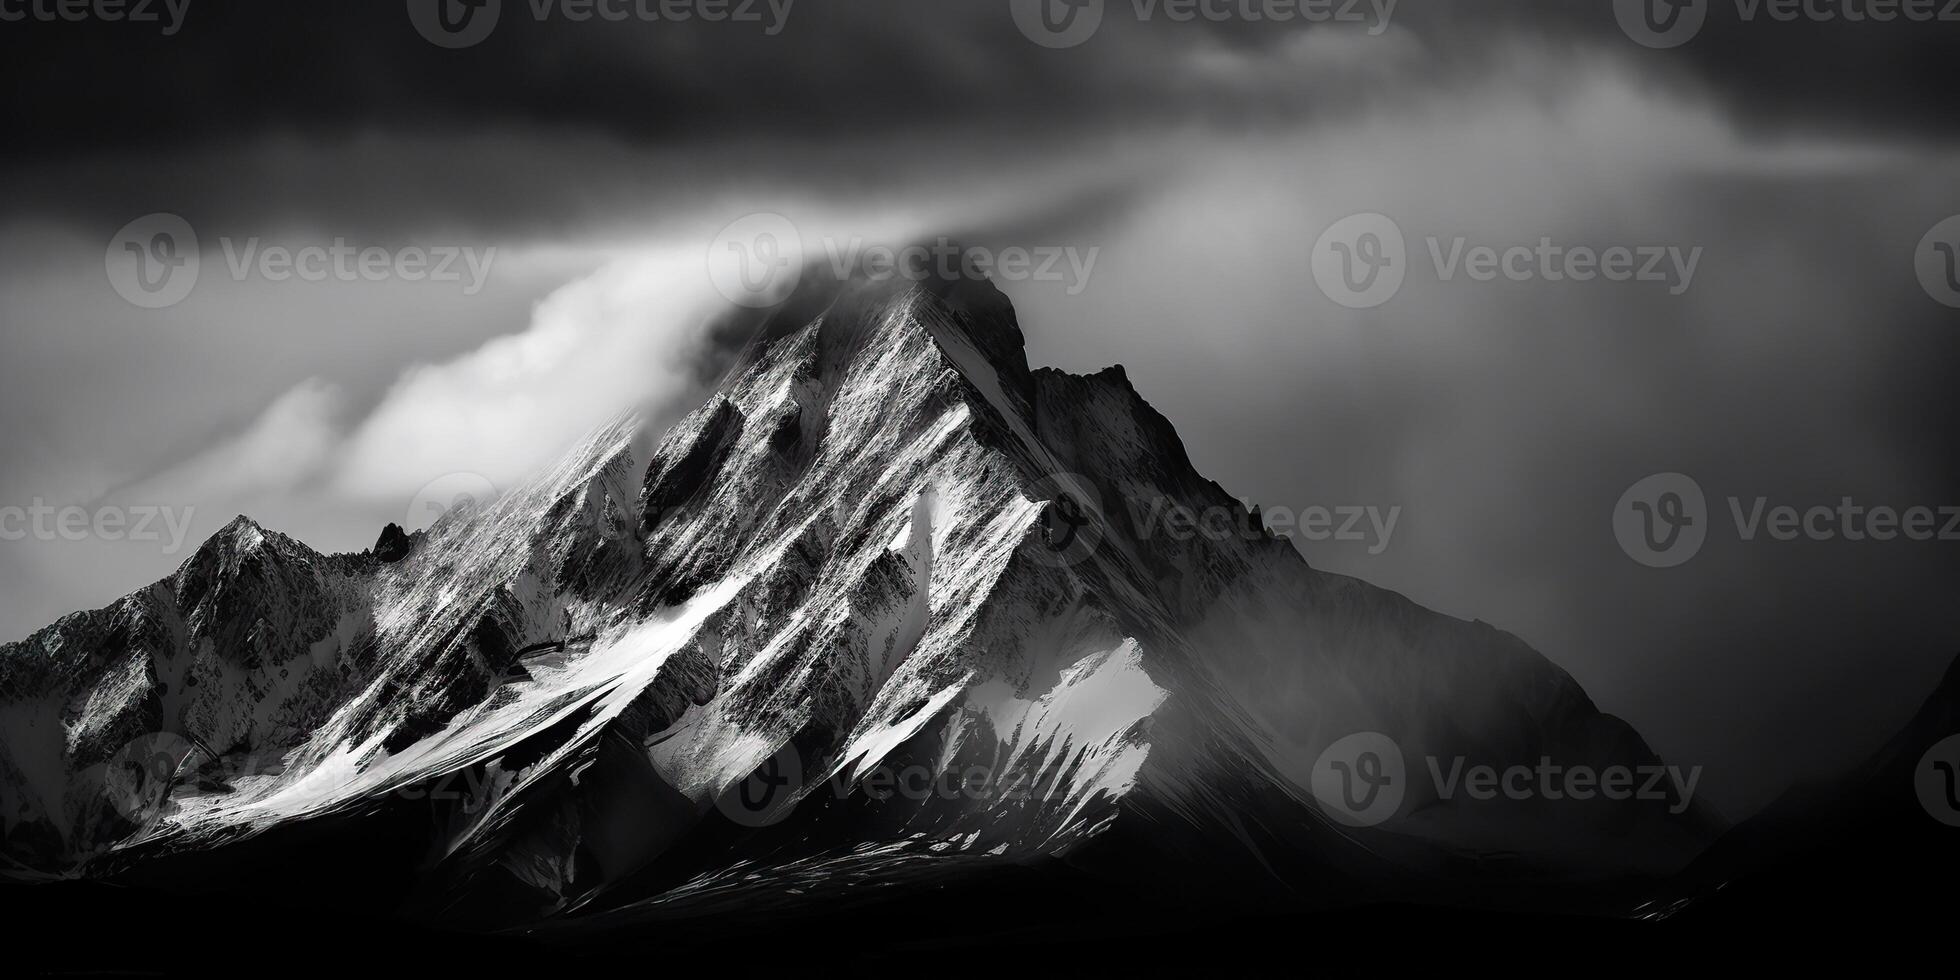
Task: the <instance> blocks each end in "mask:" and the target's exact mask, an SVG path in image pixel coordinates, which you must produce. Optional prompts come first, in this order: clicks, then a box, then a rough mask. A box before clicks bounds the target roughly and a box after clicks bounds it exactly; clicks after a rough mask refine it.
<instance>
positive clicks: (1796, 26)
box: [0, 0, 1960, 159]
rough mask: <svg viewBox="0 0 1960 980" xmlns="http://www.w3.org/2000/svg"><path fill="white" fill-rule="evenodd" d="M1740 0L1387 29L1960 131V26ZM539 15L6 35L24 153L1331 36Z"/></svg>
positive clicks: (589, 115)
mask: <svg viewBox="0 0 1960 980" xmlns="http://www.w3.org/2000/svg"><path fill="white" fill-rule="evenodd" d="M8 2H9V3H14V4H19V3H24V2H34V0H8ZM1743 2H1744V0H1715V2H1713V3H1712V4H1711V8H1710V14H1709V19H1708V26H1707V27H1706V28H1705V29H1704V30H1703V32H1702V35H1701V36H1700V37H1698V38H1697V39H1696V40H1695V41H1693V42H1692V43H1690V44H1688V45H1686V46H1684V47H1682V48H1679V49H1676V50H1672V51H1648V50H1646V49H1644V48H1639V47H1638V46H1636V45H1634V44H1632V42H1631V41H1629V40H1628V39H1627V38H1626V37H1625V36H1624V35H1622V34H1621V33H1620V31H1619V28H1618V26H1617V22H1616V21H1615V19H1614V16H1613V11H1612V6H1611V3H1610V2H1608V0H1586V2H1576V3H1575V2H1569V0H1567V2H1560V0H1482V2H1476V3H1462V2H1454V0H1448V2H1446V0H1434V2H1424V0H1403V2H1401V3H1399V4H1398V5H1396V6H1395V7H1394V10H1393V23H1394V24H1395V25H1396V26H1397V27H1398V28H1404V29H1407V30H1409V31H1411V32H1413V33H1414V34H1416V35H1417V36H1418V37H1420V38H1421V40H1422V42H1423V45H1424V49H1425V52H1426V55H1427V57H1428V58H1429V60H1430V62H1431V65H1430V67H1432V68H1434V69H1435V70H1439V71H1442V70H1447V68H1448V66H1449V65H1451V64H1453V63H1457V62H1463V61H1475V60H1479V59H1483V58H1488V57H1492V56H1493V54H1492V51H1491V48H1490V45H1489V44H1488V42H1489V40H1490V38H1491V37H1492V36H1494V35H1499V34H1517V33H1528V34H1533V35H1539V36H1542V37H1544V38H1548V39H1551V40H1552V41H1554V42H1563V43H1571V44H1580V43H1585V44H1595V45H1605V46H1608V47H1609V48H1616V49H1620V50H1623V51H1625V52H1627V54H1628V55H1629V56H1632V57H1639V58H1642V59H1646V60H1648V61H1650V62H1651V63H1652V64H1653V66H1654V68H1655V70H1656V71H1657V72H1661V73H1674V74H1678V75H1679V76H1680V77H1682V78H1683V79H1685V80H1688V81H1690V82H1696V81H1698V82H1701V83H1704V84H1707V85H1709V86H1711V87H1712V88H1713V89H1714V90H1715V92H1716V93H1717V95H1718V97H1719V98H1721V99H1723V100H1725V101H1726V102H1728V103H1729V104H1730V105H1732V106H1733V107H1735V108H1737V109H1739V110H1741V111H1743V112H1745V113H1747V114H1748V116H1749V117H1750V119H1752V120H1753V121H1754V122H1756V123H1759V124H1761V125H1765V126H1786V125H1788V126H1799V127H1847V126H1848V127H1857V128H1865V129H1873V128H1878V129H1886V130H1890V131H1897V132H1906V133H1940V134H1946V133H1950V132H1952V131H1953V129H1954V127H1955V124H1956V122H1960V117H1957V116H1956V115H1955V114H1954V113H1952V112H1951V111H1950V108H1949V105H1950V103H1949V98H1948V95H1949V93H1951V92H1952V91H1953V89H1954V82H1955V81H1960V58H1955V57H1953V53H1954V52H1955V51H1956V50H1960V43H1956V42H1960V23H1954V22H1950V21H1949V22H1940V23H1907V22H1895V23H1889V24H1881V23H1858V24H1847V23H1842V22H1833V23H1820V22H1808V21H1804V22H1796V23H1782V22H1777V21H1774V20H1771V19H1770V18H1769V17H1768V15H1767V14H1766V13H1763V12H1761V11H1758V13H1757V14H1756V16H1755V17H1754V18H1753V19H1752V20H1748V21H1745V20H1744V19H1743V18H1742V15H1741V14H1740V13H1739V12H1738V11H1739V10H1740V9H1741V4H1742V3H1743ZM1861 2H1862V0H1831V3H1832V4H1841V3H1852V4H1858V3H1861ZM532 4H533V0H505V2H504V7H505V9H504V11H503V14H502V16H501V18H500V20H499V21H498V23H497V27H496V29H495V30H494V31H493V32H492V33H491V34H490V35H489V37H488V38H487V39H486V40H484V41H483V42H482V43H480V44H478V45H476V46H474V47H471V48H468V49H465V50H458V51H450V50H443V49H440V48H437V47H436V46H434V45H432V44H430V43H428V42H427V41H425V40H423V38H422V37H421V36H420V35H418V34H417V33H416V31H415V30H414V29H413V28H412V26H411V24H410V22H409V18H408V16H407V12H406V6H405V4H404V3H403V2H401V0H371V2H351V3H332V4H327V3H315V4H289V3H279V4H272V3H246V2H222V0H196V2H193V3H191V4H190V6H189V7H188V11H187V18H186V22H185V23H184V24H183V25H182V27H181V29H180V30H178V31H177V32H176V33H175V34H173V35H170V36H163V35H162V33H161V32H160V31H159V30H158V29H157V28H156V27H155V26H154V25H145V24H131V23H114V24H109V23H80V24H73V23H46V22H36V21H27V22H20V23H8V24H5V25H0V62H4V63H5V64H7V65H8V68H7V69H6V71H7V74H8V75H9V76H10V82H11V84H10V89H11V93H10V95H9V97H8V99H7V109H6V116H5V119H4V122H3V124H4V126H5V129H6V132H7V134H8V151H7V152H8V153H9V154H10V155H12V156H14V157H16V158H17V159H18V158H32V157H37V156H45V155H50V154H55V155H60V154H69V153H73V152H76V151H85V150H116V149H132V148H146V147H159V146H173V145H187V144H197V143H201V142H208V141H214V140H224V139H239V138H246V137H251V136H254V135H261V134H267V133H278V132H282V131H289V130H306V131H312V132H319V131H329V132H330V131H334V130H343V131H353V132H359V131H364V130H368V129H371V128H375V127H381V128H400V127H410V128H417V129H420V128H425V127H435V128H437V129H443V128H457V129H470V128H477V127H484V126H490V127H498V126H507V127H547V128H551V129H558V130H581V129H583V130H591V131H596V132H601V133H606V134H610V135H613V136H617V137H621V138H624V139H627V140H630V141H640V142H654V143H661V144H673V143H677V142H685V141H690V140H699V139H703V138H710V137H713V138H729V137H735V136H740V135H743V134H766V135H769V136H771V137H782V136H784V135H788V134H806V135H808V134H817V135H832V136H846V137H848V136H853V135H867V134H876V133H881V132H903V131H908V130H917V129H930V128H934V127H936V126H940V125H945V124H952V123H995V124H1003V125H1013V126H1018V127H1022V128H1024V129H1027V130H1032V131H1038V130H1046V129H1049V128H1052V127H1056V126H1065V125H1070V124H1079V123H1082V122H1084V121H1096V120H1104V121H1106V120H1107V118H1108V117H1109V116H1111V115H1113V114H1114V115H1130V116H1136V117H1150V116H1163V115H1167V114H1168V115H1176V114H1179V113H1185V112H1190V111H1192V110H1194V109H1198V108H1202V109H1204V110H1205V111H1206V112H1207V113H1208V114H1213V115H1224V116H1226V117H1231V116H1251V117H1257V116H1258V115H1259V114H1260V113H1261V112H1264V111H1268V110H1285V109H1288V108H1297V107H1298V106H1299V105H1300V104H1301V103H1302V102H1303V101H1304V100H1310V99H1311V96H1312V95H1313V93H1305V92H1297V91H1289V90H1287V89H1286V88H1285V87H1283V86H1276V87H1272V88H1269V89H1267V90H1265V91H1262V92H1258V93H1255V94H1252V95H1249V96H1247V95H1245V94H1243V93H1241V97H1239V98H1234V99H1232V100H1229V101H1218V100H1213V101H1210V102H1205V101H1204V96H1203V93H1194V92H1191V91H1189V89H1188V86H1186V85H1184V84H1183V83H1182V80H1181V78H1180V76H1179V75H1178V73H1177V72H1175V71H1174V70H1172V69H1173V67H1174V66H1173V65H1172V64H1171V63H1170V62H1171V60H1172V59H1173V58H1174V57H1175V56H1176V55H1177V53H1178V52H1180V51H1188V50H1189V49H1191V48H1192V47H1193V46H1195V45H1198V44H1200V43H1209V44H1218V45H1223V46H1226V47H1228V48H1234V49H1239V50H1245V51H1253V52H1257V51H1261V50H1266V49H1270V48H1272V47H1274V46H1277V45H1281V44H1284V43H1287V40H1288V39H1289V38H1293V37H1296V36H1297V35H1298V34H1299V33H1300V32H1301V31H1307V30H1320V29H1323V28H1319V27H1305V26H1294V25H1275V24H1272V23H1267V22H1253V21H1249V20H1245V19H1242V18H1230V19H1226V20H1223V21H1217V22H1210V21H1203V20H1200V21H1197V22H1191V23H1176V22H1173V21H1171V20H1170V19H1169V18H1168V17H1167V16H1165V14H1164V13H1163V12H1162V11H1161V10H1160V11H1158V13H1157V14H1156V15H1154V16H1153V17H1152V18H1151V19H1150V20H1149V21H1148V22H1147V23H1142V22H1138V21H1137V19H1136V13H1135V8H1134V7H1133V6H1132V0H1110V5H1109V13H1108V14H1107V17H1106V21H1105V27H1104V29H1103V30H1102V32H1101V33H1100V34H1099V35H1098V36H1097V37H1095V38H1094V39H1093V40H1092V41H1090V42H1089V43H1087V44H1085V45H1083V46H1081V47H1079V48H1074V49H1069V50H1061V51H1053V50H1047V49H1044V48H1041V47H1038V46H1036V45H1034V44H1032V43H1030V42H1029V41H1028V40H1027V39H1026V38H1025V37H1023V36H1022V35H1021V34H1020V33H1019V32H1018V30H1017V29H1016V27H1015V26H1014V23H1013V20H1012V18H1011V17H1010V15H1009V9H1008V4H1007V2H1006V0H997V2H996V0H983V2H970V3H960V4H954V3H921V2H917V0H852V2H848V3H846V2H828V0H800V2H796V3H794V4H793V6H791V7H790V8H789V14H788V17H787V19H786V20H785V22H784V26H783V30H782V31H781V32H780V33H779V34H778V35H776V36H773V37H771V36H767V35H766V34H765V26H764V25H763V24H756V23H713V24H710V23H701V22H689V23H661V22H643V21H637V20H629V21H626V22H618V23H610V22H600V21H597V20H592V21H586V22H573V21H571V20H569V19H567V18H565V17H563V16H556V15H555V16H552V17H549V18H547V19H546V20H544V21H538V20H536V19H534V16H533V9H534V8H533V6H532ZM758 9H764V10H766V9H767V8H766V5H765V4H762V3H761V2H760V0H758ZM1232 9H1236V0H1234V6H1233V7H1232Z"/></svg>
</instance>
